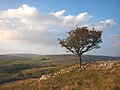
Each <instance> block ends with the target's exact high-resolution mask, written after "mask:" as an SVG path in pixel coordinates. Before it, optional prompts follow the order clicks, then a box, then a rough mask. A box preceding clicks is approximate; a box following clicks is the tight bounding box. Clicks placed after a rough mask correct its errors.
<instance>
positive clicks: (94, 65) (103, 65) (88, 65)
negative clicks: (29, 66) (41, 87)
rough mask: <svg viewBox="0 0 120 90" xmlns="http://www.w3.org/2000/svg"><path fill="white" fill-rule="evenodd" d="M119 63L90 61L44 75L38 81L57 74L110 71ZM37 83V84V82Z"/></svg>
mask: <svg viewBox="0 0 120 90" xmlns="http://www.w3.org/2000/svg"><path fill="white" fill-rule="evenodd" d="M118 62H120V61H91V62H84V63H83V65H82V66H79V67H78V66H77V65H75V66H71V67H69V68H65V69H61V70H60V71H59V72H56V73H54V74H45V75H42V76H41V77H40V79H39V81H41V80H46V79H48V78H51V77H55V76H56V75H58V74H63V73H67V72H72V71H75V70H77V71H81V70H91V69H111V68H112V67H113V66H114V65H115V64H117V63H118ZM39 81H38V82H39Z"/></svg>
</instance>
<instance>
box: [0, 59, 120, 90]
mask: <svg viewBox="0 0 120 90" xmlns="http://www.w3.org/2000/svg"><path fill="white" fill-rule="evenodd" d="M38 80H39V78H35V79H26V80H21V81H16V82H12V83H8V84H4V85H1V86H0V90H120V61H119V62H118V63H117V64H116V65H114V67H113V68H111V69H107V70H106V69H101V70H100V69H99V70H97V69H96V70H83V71H79V72H78V71H72V72H68V73H64V74H59V75H57V76H56V77H52V78H49V79H47V80H42V81H40V82H38Z"/></svg>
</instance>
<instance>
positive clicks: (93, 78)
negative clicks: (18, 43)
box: [0, 55, 120, 90]
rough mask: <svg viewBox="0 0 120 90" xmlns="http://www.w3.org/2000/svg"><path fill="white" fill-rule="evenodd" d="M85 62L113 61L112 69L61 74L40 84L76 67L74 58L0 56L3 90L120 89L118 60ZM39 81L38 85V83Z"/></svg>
mask: <svg viewBox="0 0 120 90" xmlns="http://www.w3.org/2000/svg"><path fill="white" fill-rule="evenodd" d="M82 60H83V61H84V62H83V63H86V62H91V61H92V62H95V61H103V60H104V61H108V60H109V61H113V60H116V62H117V64H115V65H114V66H113V67H112V68H111V69H105V68H103V69H91V70H82V71H77V70H73V71H71V72H66V73H61V74H58V75H57V76H55V77H51V78H48V79H46V80H41V81H39V79H40V77H41V76H42V75H46V74H54V73H57V72H59V71H60V70H61V69H63V70H64V69H65V68H69V67H71V66H75V65H76V64H77V57H76V56H74V55H38V56H34V55H33V56H32V57H26V56H21V55H19V56H18V55H17V56H15V55H4V56H0V84H1V85H0V90H119V89H120V79H119V78H120V62H118V61H119V60H120V58H119V57H108V56H93V55H84V56H83V57H82ZM38 81H39V82H38Z"/></svg>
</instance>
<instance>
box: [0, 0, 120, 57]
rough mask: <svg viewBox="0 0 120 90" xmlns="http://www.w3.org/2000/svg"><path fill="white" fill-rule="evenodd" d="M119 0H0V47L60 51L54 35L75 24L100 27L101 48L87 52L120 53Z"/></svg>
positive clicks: (13, 50)
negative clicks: (101, 33)
mask: <svg viewBox="0 0 120 90" xmlns="http://www.w3.org/2000/svg"><path fill="white" fill-rule="evenodd" d="M119 8H120V0H91V1H90V0H84V1H83V0H61V1H58V0H9V1H8V0H1V2H0V51H1V54H5V53H37V54H61V53H65V52H66V50H65V49H62V48H61V47H60V45H58V41H57V39H58V38H59V37H60V38H64V37H65V36H66V33H67V32H68V31H70V30H71V29H73V28H74V27H75V25H76V24H77V25H78V26H80V27H81V26H88V27H95V28H96V29H98V30H102V31H103V37H102V39H103V43H102V44H100V45H101V48H100V49H98V50H92V51H90V52H88V53H87V54H98V55H108V56H120V10H119Z"/></svg>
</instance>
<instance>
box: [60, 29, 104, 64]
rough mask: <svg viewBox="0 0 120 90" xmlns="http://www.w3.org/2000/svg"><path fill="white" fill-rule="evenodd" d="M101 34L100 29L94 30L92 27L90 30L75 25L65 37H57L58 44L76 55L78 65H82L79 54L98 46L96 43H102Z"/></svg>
mask: <svg viewBox="0 0 120 90" xmlns="http://www.w3.org/2000/svg"><path fill="white" fill-rule="evenodd" d="M101 36H102V31H96V30H95V29H94V28H93V29H92V30H90V29H88V28H87V27H82V28H80V27H76V29H74V30H72V31H70V32H68V37H67V38H66V39H59V44H61V47H65V48H66V49H68V51H70V52H72V53H73V54H75V55H77V56H78V57H79V59H78V65H82V63H81V55H82V54H83V53H85V52H87V51H90V50H92V49H98V48H100V46H99V45H98V44H99V43H102V39H101Z"/></svg>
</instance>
